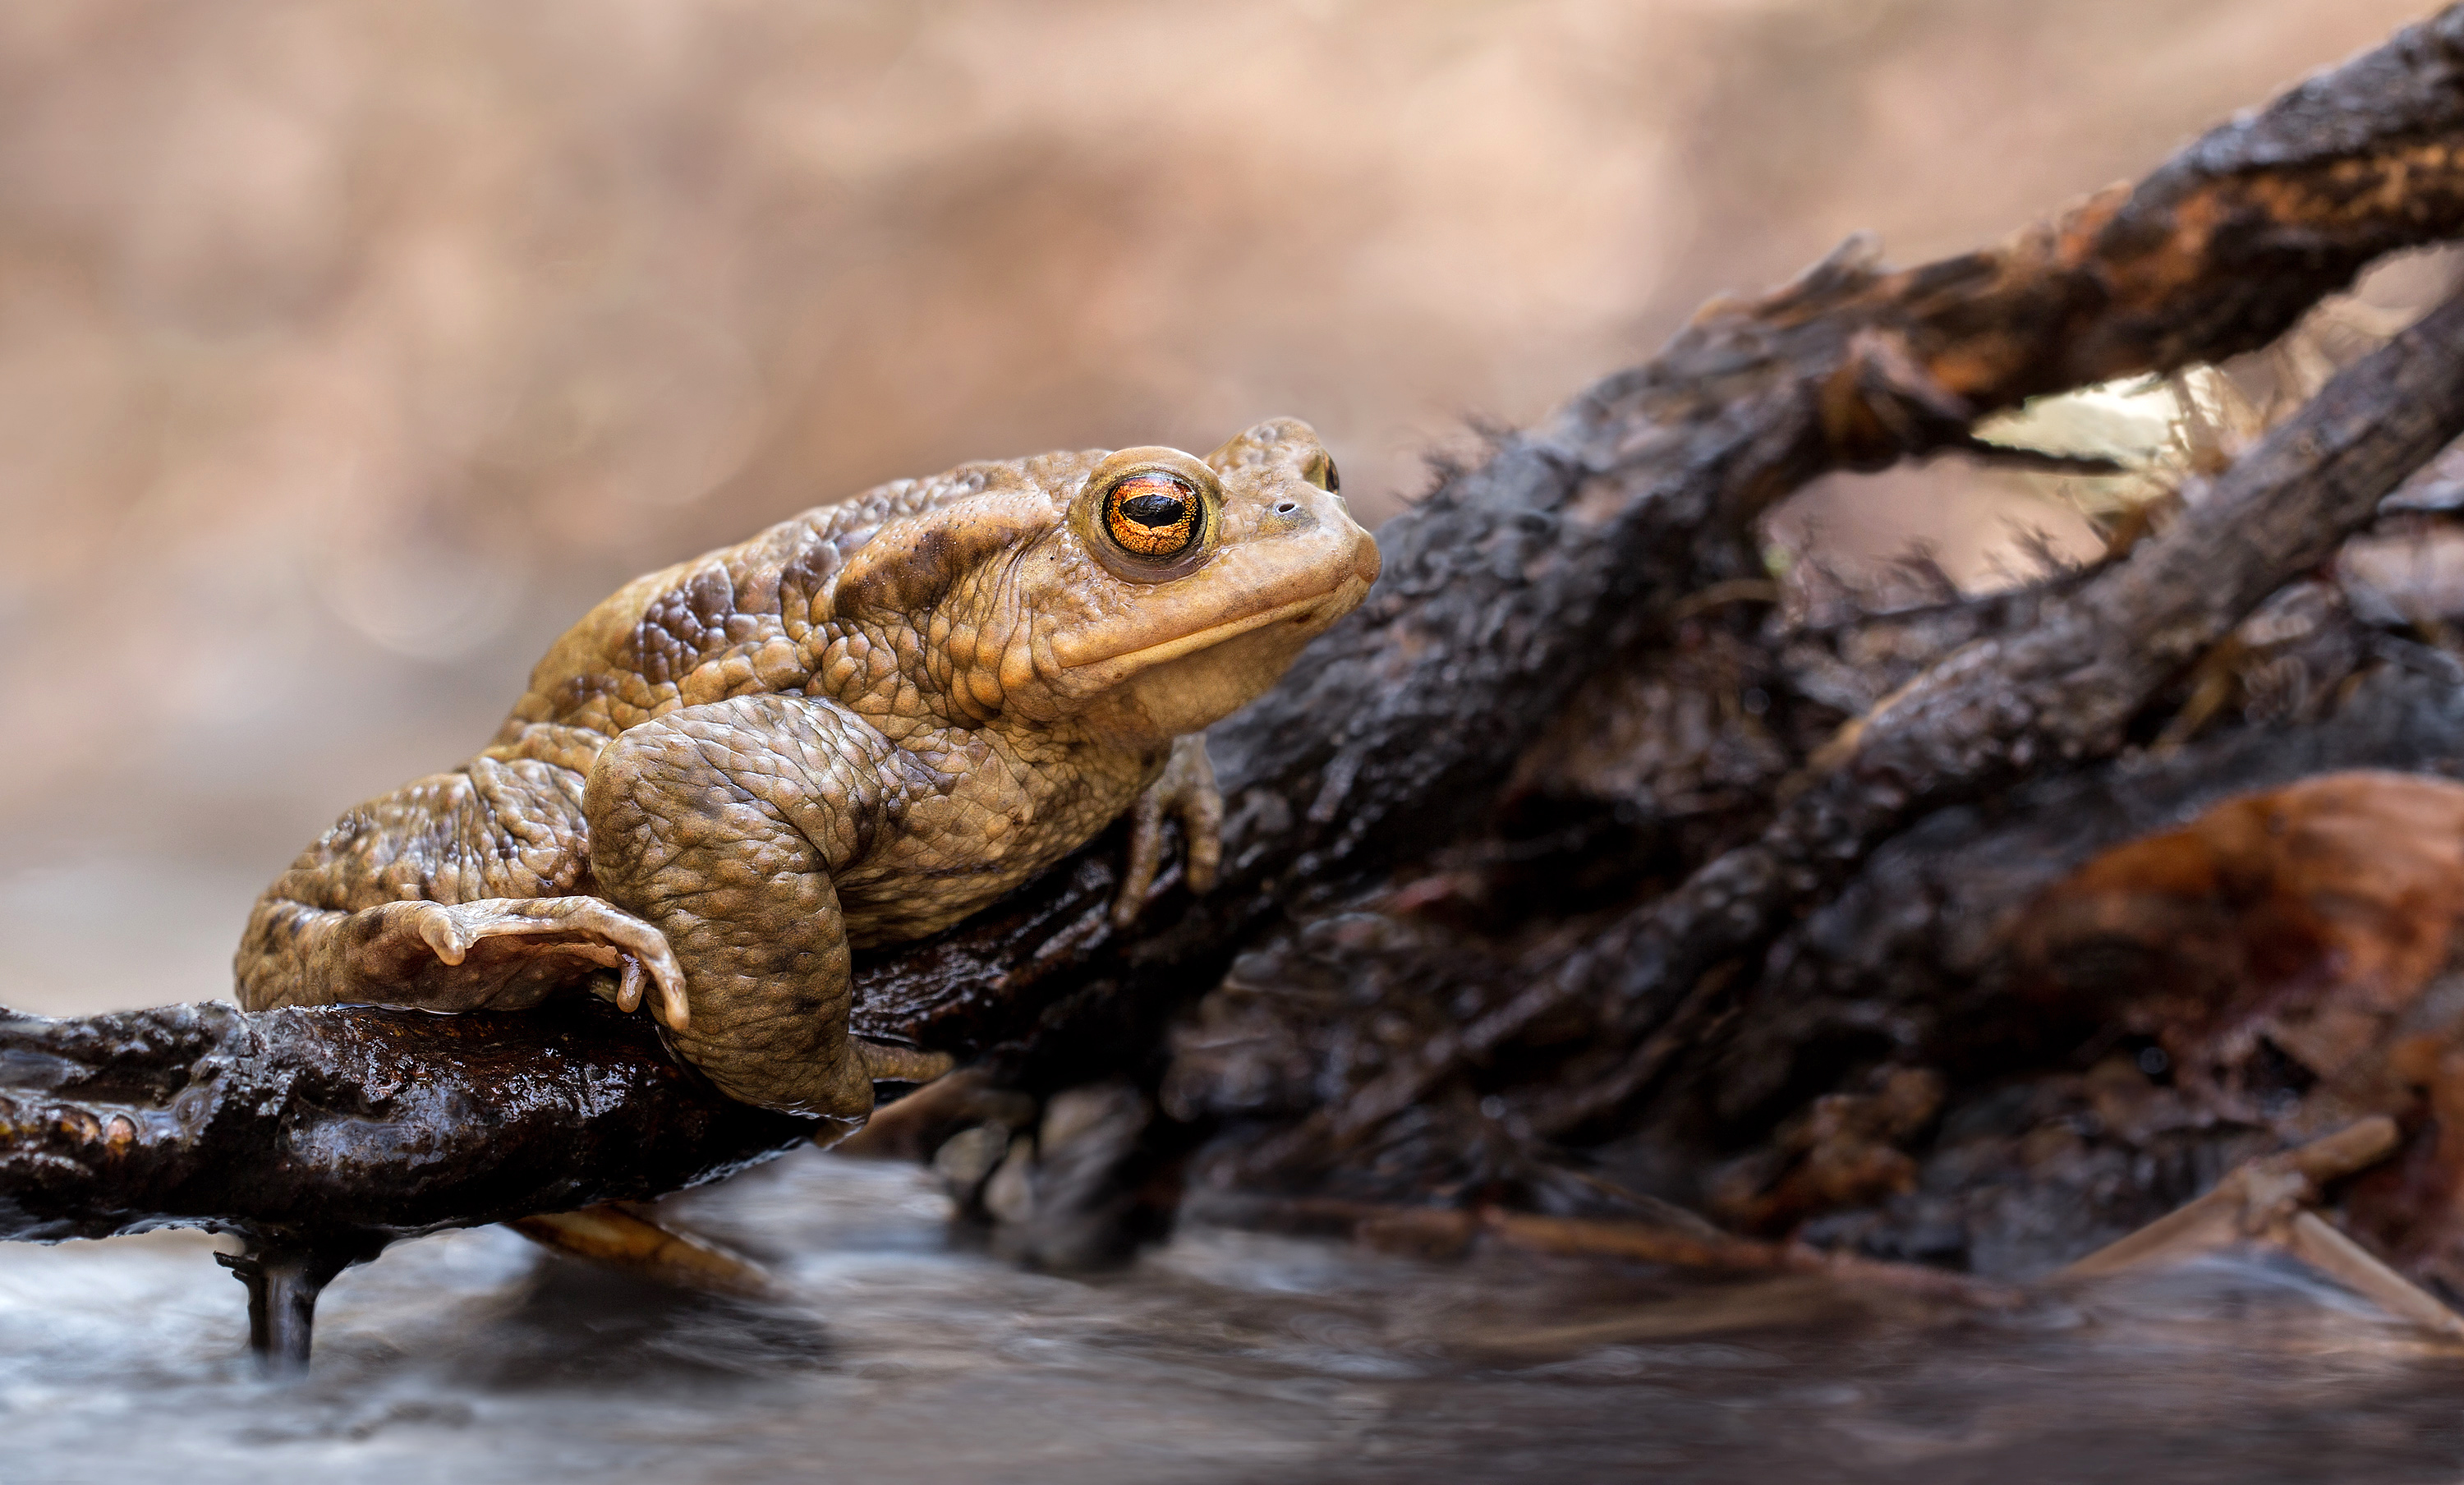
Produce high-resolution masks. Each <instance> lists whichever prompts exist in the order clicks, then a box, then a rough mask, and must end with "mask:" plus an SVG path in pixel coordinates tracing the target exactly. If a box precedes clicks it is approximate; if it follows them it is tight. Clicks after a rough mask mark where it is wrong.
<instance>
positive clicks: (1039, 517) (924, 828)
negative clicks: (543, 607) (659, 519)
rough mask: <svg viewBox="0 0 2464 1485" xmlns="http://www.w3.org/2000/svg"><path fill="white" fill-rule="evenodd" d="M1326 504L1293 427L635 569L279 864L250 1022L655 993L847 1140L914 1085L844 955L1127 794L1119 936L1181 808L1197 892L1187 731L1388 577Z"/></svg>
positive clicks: (1081, 462)
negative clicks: (278, 1011)
mask: <svg viewBox="0 0 2464 1485" xmlns="http://www.w3.org/2000/svg"><path fill="white" fill-rule="evenodd" d="M1335 485H1336V481H1335V477H1334V470H1333V463H1332V461H1331V459H1330V458H1329V457H1328V456H1327V454H1326V451H1325V449H1324V448H1323V447H1322V446H1321V445H1320V444H1319V442H1318V439H1317V435H1316V434H1315V432H1312V431H1311V430H1310V429H1309V426H1308V425H1307V424H1305V423H1301V422H1297V421H1294V420H1291V419H1276V420H1273V421H1270V422H1266V423H1262V424H1260V425H1258V426H1257V427H1255V428H1252V429H1250V430H1249V431H1248V432H1244V433H1243V434H1241V435H1240V436H1239V437H1236V438H1234V439H1232V440H1231V441H1230V442H1228V443H1226V444H1225V445H1223V447H1221V449H1218V450H1216V451H1215V452H1214V453H1213V454H1208V455H1207V456H1206V458H1205V459H1204V460H1203V461H1200V460H1198V459H1195V458H1192V457H1191V456H1190V455H1188V454H1180V453H1178V452H1177V451H1173V450H1166V449H1133V450H1123V451H1120V452H1119V453H1115V454H1106V453H1103V452H1102V451H1094V452H1088V453H1077V454H1041V455H1037V456H1034V457H1031V458H1023V459H1014V460H1005V461H1001V462H992V463H980V464H969V465H962V466H960V467H959V468H957V469H955V470H952V471H951V472H949V473H948V474H946V475H941V476H937V477H933V478H930V479H920V480H899V481H897V482H894V483H891V484H888V485H883V486H881V487H879V488H878V489H875V490H872V491H869V492H868V493H866V494H864V495H861V496H858V497H856V498H855V499H851V500H848V501H847V502H845V503H843V504H839V505H834V506H824V507H821V508H818V509H815V510H811V511H807V512H805V513H804V514H803V515H801V516H798V517H796V518H794V519H792V520H789V521H783V522H781V523H780V524H779V525H776V526H773V527H771V528H770V529H769V530H767V531H764V532H762V533H761V534H759V535H758V536H756V537H754V538H753V539H752V540H750V541H747V542H744V543H740V544H738V545H736V546H732V547H728V548H726V549H724V550H721V551H717V552H713V553H711V554H709V555H707V556H704V557H701V558H697V559H695V560H693V561H692V562H688V563H684V564H681V565H677V566H673V567H670V568H668V569H667V570H665V571H662V572H655V573H652V574H650V575H649V576H647V577H644V578H640V579H637V580H636V581H634V582H633V583H631V584H628V585H627V586H626V587H624V588H623V589H622V590H620V591H619V592H617V593H616V594H615V595H614V596H613V597H610V598H609V599H607V600H606V601H605V603H603V604H601V605H600V606H599V607H598V608H597V609H595V610H592V611H591V612H590V613H589V614H588V615H587V616H585V617H584V618H583V620H582V622H581V623H579V624H577V625H575V626H574V628H573V629H572V630H571V631H569V632H567V633H566V634H565V635H564V636H563V638H561V639H560V640H559V641H558V642H557V643H556V645H555V646H554V647H553V648H552V649H550V650H549V652H548V654H547V656H546V657H545V658H544V659H542V660H541V661H540V662H539V666H538V668H537V669H536V670H534V671H533V672H532V675H531V682H530V689H529V691H528V692H527V693H526V694H525V695H524V696H523V697H522V698H521V699H520V700H519V701H518V702H517V703H516V704H515V706H514V709H513V712H512V715H511V716H509V717H508V718H507V719H506V720H505V723H504V725H503V726H502V727H501V728H500V729H499V730H498V732H497V734H496V738H495V742H493V743H491V744H490V745H489V746H488V747H487V748H485V749H484V750H482V751H481V752H480V753H479V755H478V756H477V757H475V758H473V759H472V760H471V761H470V762H468V763H467V764H465V765H462V766H461V767H460V768H457V769H455V770H453V771H452V772H450V773H443V774H436V775H432V776H430V777H429V778H425V779H420V780H417V781H415V782H413V783H411V784H408V785H406V786H404V787H402V788H400V789H397V790H395V791H394V792H393V793H391V794H387V795H385V796H384V797H383V798H380V799H376V800H371V801H369V802H368V803H366V804H364V805H362V806H361V807H359V808H358V809H354V810H352V811H350V812H349V813H347V814H345V815H344V816H342V818H341V820H340V821H339V822H337V823H336V824H335V826H334V828H333V829H332V830H330V831H326V833H325V834H324V836H323V837H322V838H320V839H319V841H318V842H317V843H316V844H315V845H313V846H311V847H309V848H308V850H307V851H305V852H304V853H301V855H300V856H299V858H298V859H297V861H295V862H293V863H292V866H291V869H290V870H289V871H287V872H285V873H284V874H283V875H282V876H281V877H280V878H278V879H277V880H276V881H275V883H274V885H273V886H272V887H270V888H269V889H268V890H267V891H266V893H265V896H264V897H263V898H260V899H259V901H258V902H257V905H256V909H255V912H254V914H253V916H252V918H251V920H250V922H249V927H248V931H247V934H246V936H245V938H244V939H243V940H242V942H241V944H240V949H239V954H238V958H237V961H236V964H235V968H236V971H237V975H238V982H239V994H240V1001H241V1004H242V1005H243V1006H246V1007H248V1008H252V1009H261V1008H268V1007H274V1006H297V1005H325V1004H335V1003H344V1002H359V1003H369V1002H373V1003H380V1004H392V1005H407V1006H418V1007H424V1008H431V1009H440V1010H462V1009H473V1008H481V1007H488V1008H513V1007H523V1006H529V1005H533V1004H536V1003H537V1002H538V1001H539V1000H540V999H542V998H543V997H545V996H547V995H548V994H550V993H551V992H553V991H555V990H557V989H559V988H561V987H563V986H571V985H575V984H580V983H585V982H586V983H588V984H589V985H590V986H591V987H592V988H594V989H596V990H597V991H598V992H599V993H601V994H604V995H606V996H608V997H609V998H611V999H614V1000H615V1001H616V1002H617V1004H619V1005H620V1006H623V1007H624V1008H627V1009H631V1008H634V1007H635V1006H637V1005H638V1004H639V1003H640V1002H641V1001H642V1000H643V999H644V998H645V993H646V991H647V992H648V998H649V1001H650V1006H651V1011H652V1013H653V1014H654V1015H656V1016H657V1017H658V1018H659V1020H660V1021H661V1023H662V1025H663V1026H664V1027H665V1029H666V1034H667V1037H668V1040H669V1044H670V1045H671V1048H672V1049H673V1050H674V1051H675V1052H676V1053H678V1054H679V1055H680V1056H682V1057H683V1058H684V1059H685V1060H686V1061H688V1062H690V1063H692V1064H693V1066H695V1067H697V1068H699V1069H700V1070H701V1071H702V1072H703V1073H705V1074H706V1075H709V1077H710V1078H711V1080H712V1081H713V1082H714V1083H715V1085H716V1086H717V1087H718V1088H720V1089H721V1090H722V1091H724V1092H725V1093H727V1094H729V1095H730V1096H732V1097H737V1098H739V1099H742V1100H744V1101H746V1102H749V1103H756V1104H760V1105H762V1106H764V1107H768V1108H774V1109H781V1110H786V1111H791V1112H797V1113H807V1114H817V1115H822V1116H825V1117H828V1118H834V1119H845V1120H849V1121H852V1120H856V1119H861V1118H863V1117H864V1116H865V1115H866V1114H867V1113H868V1112H869V1110H870V1108H871V1105H872V1079H873V1078H874V1077H875V1076H897V1075H901V1074H909V1075H913V1074H914V1073H916V1072H917V1071H918V1070H922V1069H927V1068H929V1066H930V1065H931V1064H930V1062H929V1060H928V1059H925V1058H923V1057H921V1056H920V1055H919V1054H917V1053H913V1052H912V1051H907V1050H904V1049H898V1048H886V1047H881V1046H877V1045H873V1044H869V1043H864V1042H861V1041H858V1040H855V1039H853V1038H851V1037H850V1036H849V1034H848V1032H847V1011H848V1008H849V998H848V997H849V992H848V984H847V970H848V953H849V949H850V948H851V947H858V946H867V945H871V944H878V943H888V942H899V941H902V940H907V939H912V938H915V937H918V936H921V935H924V934H929V933H932V932H935V931H936V930H938V929H940V928H943V927H946V926H948V925H949V924H951V923H954V922H957V920H960V919H961V918H964V917H966V916H967V915H968V914H970V913H972V912H974V911H975V910H977V909H978V908H980V907H982V906H984V905H985V904H987V903H989V902H991V901H992V900H993V899H995V898H999V897H1000V896H1001V895H1002V894H1003V893H1005V892H1008V891H1009V890H1010V889H1011V888H1013V887H1015V886H1017V885H1018V884H1020V883H1021V882H1023V881H1024V880H1026V879H1027V878H1028V877H1030V876H1032V875H1035V874H1036V873H1038V872H1040V871H1042V870H1043V869H1044V868H1045V867H1046V866H1048V865H1050V864H1051V863H1053V862H1054V861H1056V860H1058V859H1059V858H1060V857H1062V856H1063V855H1065V854H1067V853H1069V852H1070V851H1073V850H1075V849H1076V848H1077V847H1079V846H1081V845H1083V844H1085V842H1086V841H1087V840H1088V839H1089V838H1090V837H1092V836H1093V835H1095V834H1096V833H1097V832H1098V831H1101V830H1102V829H1103V828H1104V827H1105V826H1106V825H1107V824H1109V823H1110V822H1111V820H1112V819H1113V818H1114V817H1116V816H1118V815H1119V814H1121V813H1122V812H1123V811H1124V810H1126V809H1131V808H1132V807H1133V805H1134V806H1136V807H1137V814H1136V817H1135V821H1136V826H1135V830H1134V832H1133V845H1132V863H1131V871H1130V873H1129V884H1128V886H1127V887H1126V888H1125V890H1124V892H1123V896H1122V900H1121V903H1120V906H1119V909H1118V913H1119V914H1120V915H1121V916H1124V917H1126V916H1127V915H1129V914H1133V913H1134V912H1135V910H1136V907H1137V905H1138V903H1139V902H1140V901H1142V900H1143V898H1144V897H1145V894H1146V891H1147V889H1148V888H1149V887H1150V886H1151V885H1152V882H1153V879H1154V875H1155V866H1156V863H1157V859H1158V856H1159V853H1160V846H1159V842H1160V838H1161V825H1162V821H1163V817H1164V816H1165V814H1167V813H1177V814H1178V815H1180V816H1181V818H1182V819H1183V821H1184V823H1185V826H1186V827H1187V831H1186V832H1187V834H1188V836H1189V840H1190V848H1189V851H1190V862H1189V871H1188V873H1187V875H1188V876H1189V877H1190V879H1191V881H1192V884H1193V885H1196V886H1201V887H1202V886H1203V885H1204V884H1205V882H1206V880H1207V879H1208V878H1210V877H1211V875H1212V870H1213V866H1214V853H1215V852H1216V850H1217V842H1216V839H1215V827H1216V825H1217V824H1218V823H1220V820H1221V805H1220V802H1219V801H1217V800H1216V798H1215V794H1214V782H1213V777H1212V774H1211V772H1210V771H1209V770H1208V768H1207V766H1206V762H1205V748H1204V744H1203V742H1202V740H1201V739H1199V737H1198V736H1196V734H1197V733H1198V732H1199V730H1200V729H1202V728H1204V727H1205V726H1207V725H1208V724H1209V723H1211V722H1214V721H1216V720H1220V719H1221V718H1222V717H1224V716H1225V715H1227V714H1229V713H1230V712H1231V711H1233V710H1234V709H1235V708H1237V707H1239V706H1241V705H1243V703H1245V702H1247V701H1248V700H1250V699H1251V698H1255V697H1256V696H1258V695H1259V694H1260V693H1262V692H1263V691H1265V689H1266V688H1267V687H1268V686H1269V685H1271V684H1273V682H1274V681H1275V679H1276V678H1277V677H1278V676H1281V675H1282V674H1283V672H1284V669H1285V668H1286V667H1287V665H1288V664H1289V663H1290V662H1291V660H1292V658H1293V656H1294V655H1295V654H1298V653H1299V651H1300V648H1301V646H1303V645H1304V644H1306V643H1307V642H1308V641H1309V639H1310V638H1312V637H1314V636H1315V635H1316V634H1318V633H1319V632H1323V631H1324V630H1325V629H1326V628H1327V626H1329V625H1331V624H1332V623H1333V622H1334V621H1335V620H1336V619H1337V618H1340V617H1341V616H1342V615H1343V614H1345V613H1347V612H1349V611H1351V610H1353V608H1355V607H1357V606H1358V604H1359V603H1360V601H1361V599H1362V598H1363V597H1364V596H1365V595H1366V594H1367V592H1368V590H1369V586H1370V584H1371V583H1372V582H1374V581H1375V578H1376V575H1377V567H1378V559H1377V549H1376V545H1375V543H1374V542H1373V541H1372V540H1371V539H1370V537H1369V534H1368V533H1367V532H1366V531H1364V530H1362V529H1361V528H1360V527H1359V526H1358V525H1357V524H1356V523H1354V522H1353V520H1352V518H1351V516H1350V514H1349V512H1348V511H1347V510H1346V509H1345V507H1344V504H1343V500H1342V498H1341V497H1340V496H1339V495H1338V494H1336V493H1335V491H1334V488H1331V487H1334V486H1335ZM1158 492H1159V493H1160V496H1161V498H1162V499H1163V500H1164V503H1163V504H1160V505H1158V504H1156V503H1155V498H1156V495H1157V493H1158ZM1183 495H1185V496H1186V497H1187V499H1182V496H1183ZM1141 496H1144V497H1146V499H1144V500H1143V502H1141V501H1140V499H1139V497H1141ZM1108 497H1109V499H1108ZM1158 513H1160V514H1158ZM1176 514H1177V515H1178V516H1180V517H1184V518H1186V521H1185V523H1182V524H1167V525H1164V526H1151V525H1149V524H1142V523H1125V522H1147V521H1166V520H1167V518H1169V517H1172V516H1174V515H1176ZM1175 543H1180V544H1175ZM942 1065H946V1064H942Z"/></svg>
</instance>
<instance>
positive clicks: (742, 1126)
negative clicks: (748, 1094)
mask: <svg viewBox="0 0 2464 1485" xmlns="http://www.w3.org/2000/svg"><path fill="white" fill-rule="evenodd" d="M0 1071H5V1076H6V1079H7V1081H6V1083H5V1085H0V1232H5V1233H6V1234H7V1235H8V1236H10V1237H14V1238H32V1239H35V1240H37V1241H52V1240H56V1239H59V1238H65V1237H103V1236H108V1235H110V1234H112V1233H115V1232H129V1231H139V1230H143V1229H146V1228H150V1227H161V1226H166V1225H188V1226H197V1227H206V1228H212V1229H216V1230H230V1231H237V1232H241V1233H244V1234H246V1235H247V1236H249V1237H250V1238H251V1239H252V1240H253V1241H256V1242H259V1243H265V1244H272V1245H275V1246H277V1247H278V1248H280V1249H282V1250H284V1251H286V1252H289V1251H304V1250H316V1251H320V1252H346V1253H349V1254H350V1255H352V1256H354V1257H364V1256H368V1255H371V1254H373V1253H374V1252H376V1251H377V1250H378V1249H379V1248H382V1247H383V1246H384V1245H385V1243H387V1242H389V1241H391V1240H393V1239H396V1238H401V1237H408V1236H413V1235H415V1234H418V1233H422V1232H429V1231H434V1230H438V1229H441V1228H449V1227H467V1226H471V1225H473V1224H478V1223H487V1222H499V1221H504V1220H506V1219H508V1218H513V1217H520V1216H525V1215H528V1214H530V1213H532V1212H539V1211H564V1210H569V1209H571V1208H576V1207H583V1206H588V1205H590V1204H592V1203H596V1202H605V1201H622V1200H627V1199H647V1198H649V1197H652V1196H657V1195H659V1194H661V1193H662V1192H666V1191H671V1190H676V1189H678V1188H680V1187H683V1186H694V1185H697V1184H699V1183H701V1182H704V1181H710V1180H714V1179H715V1178H717V1177H719V1176H723V1175H726V1174H728V1173H729V1172H730V1171H733V1170H736V1169H738V1168H740V1167H742V1166H744V1165H746V1164H751V1163H753V1162H755V1161H758V1160H761V1159H764V1158H766V1157H768V1156H770V1155H772V1154H775V1153H777V1152H778V1151H780V1150H782V1149H785V1148H788V1147H790V1146H792V1145H794V1144H796V1143H797V1142H799V1141H803V1140H807V1139H810V1138H811V1137H812V1134H813V1130H814V1127H815V1126H814V1124H813V1122H812V1121H811V1120H809V1119H795V1118H790V1117H787V1116H784V1115H778V1114H771V1113H767V1112H764V1111H762V1110H759V1109H756V1108H753V1107H751V1106H749V1105H746V1104H741V1103H737V1102H735V1101H733V1100H732V1099H728V1098H724V1097H720V1096H718V1095H717V1094H716V1093H714V1092H712V1091H710V1090H709V1089H708V1088H706V1087H702V1086H700V1085H699V1084H698V1083H697V1082H696V1081H695V1080H694V1079H693V1078H692V1076H691V1075H689V1074H687V1073H684V1072H682V1071H680V1070H679V1069H678V1067H677V1066H676V1065H675V1064H674V1063H673V1062H671V1061H670V1060H669V1059H668V1057H667V1056H666V1054H665V1053H663V1052H662V1050H661V1049H660V1047H659V1043H658V1039H657V1037H656V1036H655V1035H654V1034H652V1033H651V1031H649V1023H647V1022H646V1021H644V1020H643V1019H641V1018H639V1017H628V1016H623V1015H619V1014H617V1013H616V1012H614V1011H613V1010H610V1009H606V1008H602V1007H600V1006H599V1005H598V1004H597V1003H596V1002H593V1001H584V1002H581V1003H579V1004H577V1006H576V1007H575V1008H573V1009H572V1011H571V1012H570V1013H569V1014H566V1015H561V1016H557V1017H547V1016H534V1015H517V1014H502V1013H479V1014H473V1015H460V1016H440V1015H432V1014H429V1013H426V1012H423V1011H416V1010H397V1009H390V1008H376V1007H356V1008H317V1009H310V1010H300V1009H287V1010H268V1011H256V1012H249V1011H242V1010H237V1009H234V1008H231V1007H229V1006H221V1005H203V1006H165V1007H162V1008H158V1009H153V1010H132V1011H124V1012H121V1013H119V1014H115V1015H106V1016H89V1017H85V1018H83V1019H76V1020H50V1019H45V1018H42V1017H38V1016H19V1015H7V1016H0Z"/></svg>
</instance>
